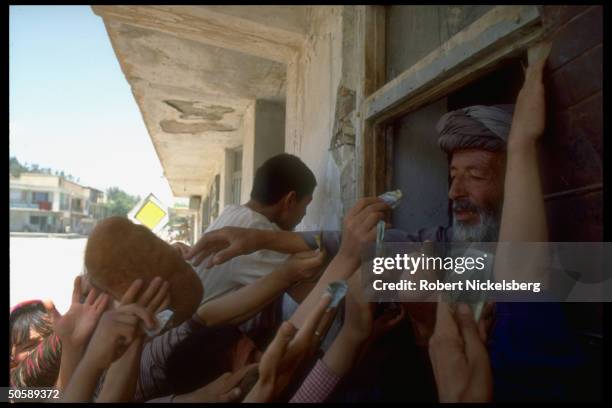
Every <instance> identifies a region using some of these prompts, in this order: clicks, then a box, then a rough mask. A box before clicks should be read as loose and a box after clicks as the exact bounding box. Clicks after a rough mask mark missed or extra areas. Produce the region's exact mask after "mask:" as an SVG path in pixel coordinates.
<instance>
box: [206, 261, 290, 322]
mask: <svg viewBox="0 0 612 408" xmlns="http://www.w3.org/2000/svg"><path fill="white" fill-rule="evenodd" d="M286 275H287V271H286V270H285V268H283V267H282V266H281V267H280V268H278V269H276V270H274V271H272V272H271V273H269V274H268V275H266V276H263V277H261V278H259V279H258V280H256V281H255V282H253V283H252V284H250V285H247V286H244V287H242V288H240V289H238V290H237V291H234V292H231V293H229V294H227V295H224V296H221V297H220V298H217V299H214V300H212V301H210V302H207V303H205V304H204V305H202V306H200V307H199V308H198V311H197V315H198V317H199V318H200V319H201V320H202V322H204V323H205V324H206V325H207V326H217V325H222V324H234V325H236V324H239V323H242V322H244V321H246V320H248V319H249V318H250V317H252V316H254V315H256V314H257V313H259V311H261V310H262V309H263V308H264V307H266V306H267V305H268V304H270V302H272V301H273V300H274V299H276V298H277V297H278V296H280V295H281V294H282V293H283V292H284V291H285V290H286V289H287V288H288V287H289V286H290V284H291V281H290V280H289V279H288V277H287V276H286Z"/></svg>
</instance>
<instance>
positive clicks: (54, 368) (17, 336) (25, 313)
mask: <svg viewBox="0 0 612 408" xmlns="http://www.w3.org/2000/svg"><path fill="white" fill-rule="evenodd" d="M30 329H34V330H35V331H36V332H38V333H39V334H40V335H41V337H42V340H41V341H40V343H39V344H38V345H37V346H36V347H35V348H34V349H33V350H31V351H29V353H28V355H27V356H26V357H25V358H24V359H23V360H22V361H20V362H19V363H17V364H16V365H14V366H13V365H11V370H10V383H11V386H12V387H52V386H53V385H55V382H56V381H57V376H58V374H59V367H60V360H61V355H62V345H61V342H60V340H59V337H58V336H57V335H56V334H55V333H54V332H53V327H52V324H51V318H50V317H49V315H48V312H47V310H46V308H45V307H44V305H43V303H42V302H41V301H40V300H31V301H27V302H22V303H20V304H18V305H16V306H15V307H13V308H12V309H11V312H10V331H11V333H10V342H11V345H12V344H19V343H21V342H23V341H27V340H28V339H29V336H30V334H29V333H30ZM10 352H11V353H12V350H11V351H10Z"/></svg>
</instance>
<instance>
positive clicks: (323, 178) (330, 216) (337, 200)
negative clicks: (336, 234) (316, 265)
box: [285, 6, 356, 230]
mask: <svg viewBox="0 0 612 408" xmlns="http://www.w3.org/2000/svg"><path fill="white" fill-rule="evenodd" d="M352 12H353V7H343V6H337V7H321V8H316V9H315V10H313V14H312V20H311V27H310V32H309V34H308V36H307V38H308V40H307V41H306V43H305V44H304V47H303V49H302V51H301V53H300V54H299V55H298V56H296V58H295V59H294V60H293V61H291V62H290V63H289V64H288V68H287V69H288V71H287V121H286V136H285V150H286V151H287V152H288V153H291V154H295V155H297V156H299V157H300V158H301V159H302V160H303V161H304V162H305V163H306V164H307V165H308V166H309V167H310V169H311V170H312V171H313V173H314V174H315V176H316V178H317V188H316V189H315V193H314V197H313V201H312V203H311V204H310V206H309V207H308V210H307V213H306V216H305V217H304V219H303V220H302V223H301V224H300V225H298V227H297V229H298V230H316V229H321V228H325V229H339V228H340V226H341V218H342V214H343V211H344V209H343V208H344V207H345V205H343V196H342V193H341V187H340V186H341V183H342V178H343V177H342V171H341V170H342V166H340V167H339V166H338V165H337V164H336V160H334V154H333V153H332V151H330V147H331V146H332V142H333V140H334V138H333V135H334V130H335V129H336V126H335V124H336V122H337V119H338V114H337V113H338V112H337V111H338V110H337V108H336V104H337V100H338V97H337V96H338V94H342V92H339V89H341V88H349V89H350V87H354V84H347V83H346V82H347V81H349V82H350V79H351V78H352V77H354V76H353V75H351V73H350V71H351V70H350V68H352V67H351V65H350V64H349V63H350V62H352V61H350V60H349V56H348V55H347V53H349V52H350V49H351V48H352V47H351V46H352V43H351V41H350V39H347V41H345V42H344V44H343V38H344V37H345V35H346V34H345V33H344V32H343V27H344V24H343V23H347V25H349V24H348V23H349V19H350V18H351V15H352ZM349 26H350V27H352V25H349ZM345 61H346V64H344V62H345ZM354 68H355V69H356V67H354ZM353 89H354V88H353ZM337 149H342V148H341V147H340V146H337ZM336 156H338V157H339V158H341V161H342V162H343V163H346V162H349V163H350V165H349V168H350V169H349V172H348V173H350V174H352V167H353V164H354V163H353V157H354V156H352V153H351V152H349V153H348V155H346V154H345V155H344V157H342V156H343V155H342V154H337V155H336ZM351 189H352V186H348V187H347V190H348V191H352V190H351ZM353 198H354V197H350V198H348V200H351V199H353Z"/></svg>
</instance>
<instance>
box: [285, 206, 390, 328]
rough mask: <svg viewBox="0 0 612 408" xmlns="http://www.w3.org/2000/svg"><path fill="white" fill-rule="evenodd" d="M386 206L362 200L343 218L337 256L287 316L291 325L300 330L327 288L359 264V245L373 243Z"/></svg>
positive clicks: (350, 273) (386, 208)
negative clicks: (296, 307) (294, 309)
mask: <svg viewBox="0 0 612 408" xmlns="http://www.w3.org/2000/svg"><path fill="white" fill-rule="evenodd" d="M389 209H390V207H389V206H388V205H387V204H385V203H384V202H383V201H382V200H381V199H380V198H378V197H368V198H362V199H361V200H359V201H357V203H356V204H355V206H354V207H353V208H351V210H350V211H349V212H348V213H347V215H346V216H345V218H344V229H343V231H342V242H341V244H340V250H339V251H338V254H337V255H336V256H335V257H334V259H332V261H331V262H330V264H329V266H328V267H327V269H325V272H323V275H321V278H320V279H319V280H318V282H317V284H316V285H315V287H314V288H313V289H312V290H311V291H310V293H309V294H308V296H307V297H306V299H304V301H303V302H302V303H301V304H300V306H299V307H298V309H297V310H296V311H295V313H294V314H293V316H291V319H290V321H291V323H292V324H293V325H294V326H295V327H297V328H300V327H301V326H302V325H303V324H304V320H305V319H306V317H307V316H308V314H309V313H310V311H311V310H313V309H314V308H315V307H316V304H317V302H318V301H319V299H320V298H321V296H322V295H323V292H324V290H325V288H326V287H327V285H329V284H330V283H332V282H334V281H337V280H346V279H348V278H350V277H351V275H352V274H353V272H354V271H355V270H356V269H357V268H359V266H360V265H361V251H362V245H363V244H366V243H371V242H374V241H375V240H376V224H377V223H378V221H380V220H381V219H383V217H384V211H386V210H389Z"/></svg>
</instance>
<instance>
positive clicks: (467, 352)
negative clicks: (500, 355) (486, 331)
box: [429, 301, 493, 402]
mask: <svg viewBox="0 0 612 408" xmlns="http://www.w3.org/2000/svg"><path fill="white" fill-rule="evenodd" d="M437 309H438V310H437V316H436V327H435V329H434V334H433V335H432V337H431V339H430V341H429V356H430V358H431V364H432V367H433V372H434V376H435V378H436V384H437V386H438V396H439V399H440V402H488V401H491V400H492V397H493V375H492V372H491V365H490V361H489V354H488V352H487V349H486V347H485V345H484V343H483V340H482V334H481V333H480V330H479V328H478V326H477V324H476V321H475V320H474V316H473V314H472V311H471V309H470V307H469V306H468V305H466V304H459V305H458V307H457V310H456V312H455V314H454V315H453V311H451V309H450V307H449V305H448V303H445V302H443V301H440V302H438V308H437Z"/></svg>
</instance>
